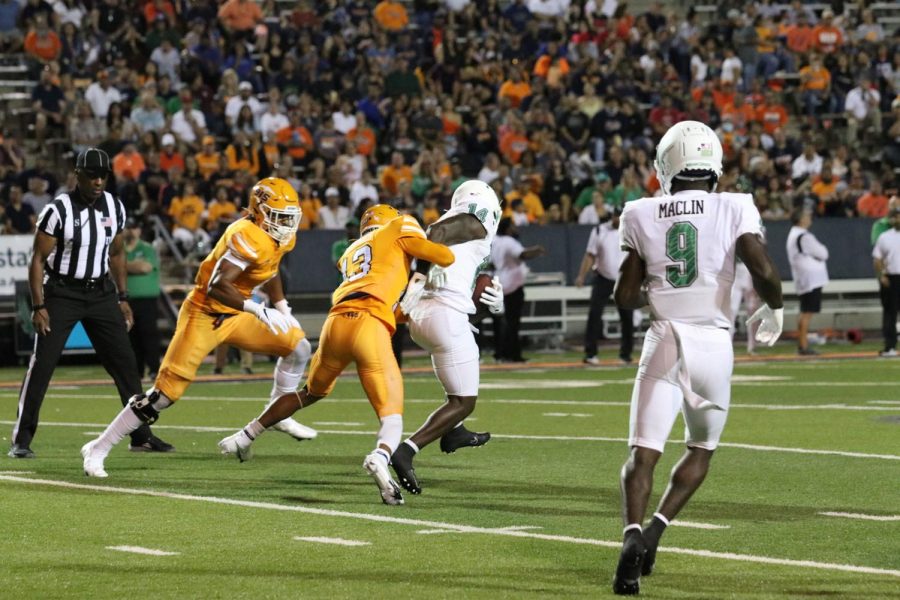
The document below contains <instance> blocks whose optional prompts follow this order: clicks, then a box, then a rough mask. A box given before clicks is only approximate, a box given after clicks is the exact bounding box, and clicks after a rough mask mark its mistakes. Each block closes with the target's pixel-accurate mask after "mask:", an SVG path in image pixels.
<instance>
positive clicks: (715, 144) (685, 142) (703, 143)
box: [653, 121, 722, 195]
mask: <svg viewBox="0 0 900 600" xmlns="http://www.w3.org/2000/svg"><path fill="white" fill-rule="evenodd" d="M653 166H654V167H656V178H657V179H658V180H659V185H660V187H662V190H663V193H664V194H667V195H668V194H669V193H671V192H670V190H671V188H672V180H673V179H675V178H676V177H677V178H678V179H683V180H687V181H699V180H703V179H708V178H709V175H708V174H709V173H712V174H714V175H715V181H713V190H715V188H716V183H717V182H718V180H719V177H721V176H722V143H721V142H720V141H719V137H718V136H717V135H716V133H715V132H714V131H713V130H712V129H710V128H709V127H708V126H706V125H704V124H703V123H700V122H698V121H682V122H681V123H676V124H675V125H672V127H670V128H669V130H668V131H667V132H666V134H665V135H664V136H663V137H662V139H661V140H660V141H659V145H658V146H657V147H656V161H655V162H654V164H653Z"/></svg>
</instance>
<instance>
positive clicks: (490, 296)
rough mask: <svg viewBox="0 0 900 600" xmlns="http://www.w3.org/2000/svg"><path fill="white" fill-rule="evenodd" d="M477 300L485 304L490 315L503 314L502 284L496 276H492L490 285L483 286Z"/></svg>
mask: <svg viewBox="0 0 900 600" xmlns="http://www.w3.org/2000/svg"><path fill="white" fill-rule="evenodd" d="M478 301H479V302H481V303H482V304H484V305H485V306H487V307H488V310H489V311H490V313H491V314H492V315H499V314H503V311H504V306H503V286H502V285H500V280H499V279H498V278H496V277H494V278H493V279H492V280H491V285H489V286H487V287H486V288H484V291H483V292H481V297H480V298H478Z"/></svg>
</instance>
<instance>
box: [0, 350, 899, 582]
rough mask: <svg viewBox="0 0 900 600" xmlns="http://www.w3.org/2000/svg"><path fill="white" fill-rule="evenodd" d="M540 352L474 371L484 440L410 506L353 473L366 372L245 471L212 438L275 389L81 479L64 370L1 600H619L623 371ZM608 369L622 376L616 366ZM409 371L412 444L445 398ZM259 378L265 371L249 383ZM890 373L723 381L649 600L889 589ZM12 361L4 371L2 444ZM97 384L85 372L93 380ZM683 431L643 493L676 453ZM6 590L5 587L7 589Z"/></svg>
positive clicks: (69, 378) (13, 464)
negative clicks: (713, 445)
mask: <svg viewBox="0 0 900 600" xmlns="http://www.w3.org/2000/svg"><path fill="white" fill-rule="evenodd" d="M576 359H577V357H576V356H575V355H553V354H547V355H540V356H536V357H535V361H533V363H532V364H530V365H529V366H528V367H527V368H525V369H521V370H514V369H508V368H498V369H494V368H493V367H491V368H486V369H485V370H484V372H483V375H482V381H483V384H484V385H483V389H482V396H481V398H480V399H479V404H478V408H477V409H476V413H475V415H474V416H475V419H474V420H472V421H471V428H473V429H479V430H489V431H491V432H492V433H493V434H494V439H493V440H492V441H491V442H490V443H489V444H488V445H487V446H485V447H484V448H480V449H475V450H461V451H459V452H457V453H456V454H453V455H444V454H441V453H440V451H439V449H438V448H437V446H436V444H435V445H434V446H433V447H428V448H426V449H425V450H424V451H423V452H422V454H420V456H419V457H418V458H417V460H416V466H417V472H418V473H419V475H420V478H421V480H422V483H423V487H424V492H423V494H422V495H421V496H411V495H408V494H407V495H405V497H406V505H404V506H401V507H389V506H384V505H382V504H381V503H380V501H379V497H378V492H377V489H376V487H375V485H374V483H372V481H371V479H370V478H369V477H368V475H366V474H365V472H364V471H363V470H362V468H361V464H362V458H363V457H364V456H365V454H366V453H367V452H368V451H369V450H370V448H371V446H372V443H373V441H374V432H375V429H376V422H375V419H374V415H373V413H372V410H371V408H370V407H369V406H368V403H367V402H366V401H365V399H364V395H363V393H362V389H361V387H360V386H359V383H358V381H357V380H356V379H355V377H345V378H342V379H341V380H340V381H339V383H338V386H337V388H336V390H335V393H334V396H333V397H332V398H329V399H327V400H324V401H322V402H320V403H318V404H316V405H315V406H313V407H311V408H309V409H307V410H304V411H302V412H301V413H298V415H297V416H298V418H299V420H301V421H302V422H304V423H306V424H308V425H310V426H313V427H316V428H317V429H319V431H320V436H319V438H318V439H316V440H314V441H312V442H304V443H301V444H298V443H296V442H294V441H293V440H290V439H288V438H286V437H284V436H283V435H281V434H278V433H267V434H266V435H265V436H264V437H263V438H261V439H260V440H259V441H258V442H257V444H256V446H255V450H256V456H255V458H254V459H253V460H252V461H250V462H247V463H244V464H240V463H238V462H237V461H236V460H234V459H229V458H227V457H223V456H221V455H219V454H218V453H217V449H216V447H215V443H216V441H217V440H218V439H220V438H221V437H222V436H223V435H224V434H226V433H228V432H231V431H233V430H234V429H235V428H236V427H239V426H241V425H243V424H244V423H246V422H247V420H248V419H249V418H251V417H253V416H255V414H257V413H258V412H259V410H260V409H261V408H262V406H263V404H264V402H265V398H266V396H267V393H268V388H269V382H268V380H267V378H265V377H264V376H261V377H255V378H248V379H247V380H245V379H243V378H234V379H233V380H229V381H220V382H215V381H203V382H198V383H197V384H196V385H194V386H193V387H192V388H190V390H189V393H188V395H187V396H186V397H185V398H184V399H183V400H182V401H180V402H179V403H178V405H177V406H175V407H173V408H171V409H169V410H167V411H166V412H165V413H164V414H163V417H162V419H161V420H160V423H159V424H157V425H156V426H155V429H156V430H157V432H158V434H159V435H160V436H161V437H163V438H164V439H166V440H167V441H170V442H172V443H173V444H175V445H176V447H177V448H178V451H177V452H176V453H175V454H172V455H164V456H163V455H153V456H148V455H144V454H134V453H129V452H128V451H127V448H126V447H125V446H124V445H120V447H117V448H116V449H115V450H114V451H113V453H112V454H111V456H110V458H109V459H108V460H107V470H108V471H109V473H110V477H109V479H106V480H93V479H88V478H86V477H84V476H83V474H82V473H81V457H80V455H79V454H78V449H79V448H80V446H81V445H82V444H83V443H84V442H85V441H87V440H88V439H90V436H93V435H96V434H97V433H98V432H99V430H100V429H101V428H102V427H104V426H105V424H106V423H108V422H109V420H110V419H111V418H112V416H113V415H114V414H115V412H116V408H117V401H116V399H115V396H114V388H113V387H112V385H111V384H98V382H100V381H103V379H104V375H105V374H104V373H103V372H102V370H101V369H98V368H94V367H63V368H61V369H60V370H59V372H58V374H57V378H56V380H55V382H54V384H53V385H52V386H51V389H50V391H49V393H48V397H47V399H46V401H45V403H44V407H43V409H42V415H41V419H42V421H41V428H40V430H39V432H38V435H37V437H36V439H35V443H34V445H33V449H34V450H35V452H36V453H37V454H38V458H37V459H35V460H21V461H15V460H12V459H8V458H5V457H4V458H3V459H2V460H0V490H2V492H0V493H2V496H3V501H2V502H0V523H3V533H4V535H2V536H0V552H2V555H3V556H4V557H5V559H4V560H3V561H0V589H2V590H8V591H9V592H10V593H13V594H14V597H21V598H84V597H92V598H111V597H117V596H123V595H126V594H128V595H133V594H135V593H140V594H141V595H142V596H148V597H154V598H185V597H198V598H199V597H203V598H217V597H228V598H244V597H247V598H249V597H254V598H258V597H298V598H300V597H302V598H325V597H330V598H334V597H354V598H355V597H368V598H396V597H401V598H407V597H429V598H450V597H473V596H476V595H479V596H481V595H486V594H490V595H492V596H497V597H503V598H524V597H530V598H547V597H581V596H584V597H596V596H598V595H602V596H612V594H611V591H610V581H611V577H612V572H613V570H614V568H615V562H616V557H617V553H618V546H619V540H620V537H621V522H620V516H619V511H620V508H619V492H618V481H617V474H618V471H619V469H620V467H621V464H622V462H623V461H624V459H625V457H626V454H627V448H626V445H625V441H624V440H625V436H626V435H627V421H628V400H629V398H630V394H631V384H632V379H633V376H634V368H633V367H619V366H608V367H604V368H599V369H598V368H581V367H574V368H573V367H571V366H569V367H568V368H567V367H566V366H565V365H567V364H568V365H571V364H572V363H573V361H575V360H576ZM610 364H611V363H610ZM412 365H413V367H412V368H410V369H407V370H406V372H405V379H406V394H407V408H406V416H405V427H404V429H405V430H406V431H407V432H409V431H412V430H413V429H414V428H415V427H417V426H418V425H419V424H420V423H421V421H422V420H423V419H424V418H425V417H426V416H427V415H428V414H429V413H430V412H431V410H433V408H434V407H435V406H437V404H438V403H439V398H440V387H439V385H438V383H437V382H436V380H435V379H434V377H433V376H432V375H430V373H428V369H427V367H426V365H425V363H424V361H423V360H421V359H418V360H413V361H412ZM264 369H268V367H267V366H266V365H260V371H262V370H264ZM897 372H898V363H897V361H891V360H879V359H871V358H869V359H864V360H860V359H853V358H840V359H829V360H803V361H788V360H781V359H773V357H772V356H763V357H762V358H758V357H754V359H753V360H751V361H741V362H739V364H738V365H737V366H736V369H735V375H736V377H735V382H734V393H733V409H732V413H731V417H730V422H729V425H728V427H727V428H726V431H725V436H724V438H723V444H722V447H721V448H720V450H719V451H718V452H717V456H716V458H715V460H714V463H713V468H712V470H711V473H710V476H709V478H708V480H707V482H706V483H705V484H704V487H702V488H701V489H700V491H699V492H698V493H697V496H696V497H695V498H694V500H693V501H692V503H691V504H690V505H689V506H688V507H687V509H686V510H685V511H684V513H683V515H682V517H683V519H679V520H678V521H676V523H679V521H681V522H680V523H679V525H680V526H677V527H676V526H673V527H671V528H670V530H669V531H668V532H667V533H666V537H665V538H664V539H663V547H662V548H661V551H660V558H659V561H658V569H657V571H656V572H655V573H654V575H653V576H651V577H648V578H645V580H644V581H643V582H642V584H643V585H642V588H643V590H642V596H644V597H647V598H797V597H805V596H813V595H823V596H825V595H827V596H829V597H832V598H860V599H862V598H900V501H898V497H900V441H898V440H900V435H898V434H900V431H898V428H900V394H898V392H897V388H898V385H897ZM21 376H22V369H3V370H0V441H2V444H3V448H4V451H5V449H6V448H7V447H8V444H9V434H10V430H11V425H12V422H13V418H14V416H15V405H16V397H17V392H18V390H17V387H18V384H19V382H20V381H21ZM83 382H87V383H83ZM682 435H683V431H682V430H681V428H680V424H679V425H677V426H676V431H675V432H674V433H673V440H672V443H671V444H670V445H669V447H668V448H667V452H666V454H665V455H664V457H663V459H662V460H661V464H660V467H659V469H658V471H657V478H656V482H655V492H654V498H653V500H652V502H653V503H655V501H656V499H657V498H658V495H659V493H660V492H661V491H662V489H663V487H664V486H665V480H666V477H667V474H668V471H669V469H670V468H671V466H672V465H673V464H674V462H675V461H676V460H677V458H678V457H679V456H680V454H681V444H680V443H678V440H680V439H681V437H682ZM0 595H3V594H0Z"/></svg>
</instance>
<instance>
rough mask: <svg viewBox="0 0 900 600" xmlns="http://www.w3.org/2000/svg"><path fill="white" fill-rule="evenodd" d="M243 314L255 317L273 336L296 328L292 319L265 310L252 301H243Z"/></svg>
mask: <svg viewBox="0 0 900 600" xmlns="http://www.w3.org/2000/svg"><path fill="white" fill-rule="evenodd" d="M244 312H248V313H250V314H252V315H255V316H256V318H257V319H259V320H260V321H262V322H263V325H265V326H266V327H268V328H269V331H271V332H272V333H274V334H275V335H278V334H280V333H287V332H288V331H290V330H291V327H297V325H296V323H297V320H296V319H295V318H294V317H292V316H288V315H284V314H282V313H280V312H278V311H277V310H275V309H274V308H266V307H265V306H263V305H262V304H259V303H258V302H254V301H253V300H244Z"/></svg>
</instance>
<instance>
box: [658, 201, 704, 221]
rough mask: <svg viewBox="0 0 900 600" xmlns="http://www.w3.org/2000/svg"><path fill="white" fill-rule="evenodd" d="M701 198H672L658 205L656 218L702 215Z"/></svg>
mask: <svg viewBox="0 0 900 600" xmlns="http://www.w3.org/2000/svg"><path fill="white" fill-rule="evenodd" d="M703 202H704V201H703V200H672V201H671V202H666V203H664V204H660V205H659V213H658V214H657V216H656V218H658V219H667V218H669V217H680V216H682V215H702V214H703Z"/></svg>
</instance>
